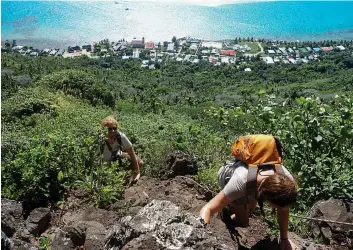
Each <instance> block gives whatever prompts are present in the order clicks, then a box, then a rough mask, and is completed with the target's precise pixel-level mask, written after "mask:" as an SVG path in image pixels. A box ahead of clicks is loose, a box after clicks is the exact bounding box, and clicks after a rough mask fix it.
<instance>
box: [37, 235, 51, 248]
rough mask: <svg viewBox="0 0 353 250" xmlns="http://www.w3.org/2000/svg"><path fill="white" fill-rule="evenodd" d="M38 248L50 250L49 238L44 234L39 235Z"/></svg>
mask: <svg viewBox="0 0 353 250" xmlns="http://www.w3.org/2000/svg"><path fill="white" fill-rule="evenodd" d="M39 249H43V250H50V249H51V247H50V239H49V238H48V237H46V236H42V237H40V245H39Z"/></svg>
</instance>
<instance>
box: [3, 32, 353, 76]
mask: <svg viewBox="0 0 353 250" xmlns="http://www.w3.org/2000/svg"><path fill="white" fill-rule="evenodd" d="M1 52H2V53H19V54H21V55H24V56H31V57H36V56H56V57H63V58H73V57H78V56H87V57H90V58H96V59H99V58H105V57H111V56H117V57H120V58H121V59H122V60H140V61H141V67H142V68H148V69H155V68H156V66H157V65H158V64H159V65H160V64H162V63H163V62H164V61H166V60H175V61H177V62H181V63H192V64H197V63H200V62H203V61H206V62H209V63H212V64H213V65H215V66H220V65H227V64H236V65H239V64H246V62H247V61H254V60H263V61H264V62H265V63H267V64H273V65H275V64H280V63H283V64H302V63H308V62H310V61H316V60H319V56H320V55H322V54H325V53H330V52H346V53H347V52H348V53H351V54H353V41H347V40H346V41H321V42H299V41H296V42H286V41H277V40H265V39H253V38H247V39H245V38H243V39H242V38H236V39H234V40H223V41H204V40H201V39H195V38H190V37H189V38H180V39H177V38H176V37H173V38H172V40H171V41H165V42H163V43H161V42H158V43H157V42H154V41H150V40H145V38H141V39H136V38H134V39H132V40H131V41H125V39H122V40H119V41H118V42H110V41H109V40H108V39H106V40H102V41H100V42H97V43H93V44H83V45H81V46H79V45H74V46H69V47H68V48H67V49H56V48H51V49H50V48H46V49H43V50H39V49H35V48H33V47H28V46H25V45H17V43H16V40H13V41H12V43H10V42H9V41H6V42H5V45H4V46H2V47H1ZM157 67H158V66H157ZM245 71H251V68H246V69H245Z"/></svg>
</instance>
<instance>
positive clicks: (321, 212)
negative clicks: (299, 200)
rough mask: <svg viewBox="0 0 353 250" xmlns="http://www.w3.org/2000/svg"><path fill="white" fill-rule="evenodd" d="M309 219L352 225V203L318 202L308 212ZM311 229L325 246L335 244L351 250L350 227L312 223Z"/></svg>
mask: <svg viewBox="0 0 353 250" xmlns="http://www.w3.org/2000/svg"><path fill="white" fill-rule="evenodd" d="M309 217H312V218H317V219H323V220H330V221H339V222H345V223H350V224H353V203H351V202H345V201H343V200H339V199H334V198H331V199H329V200H327V201H319V202H317V203H315V205H314V206H313V207H312V209H311V210H310V212H309ZM311 227H312V232H313V235H314V236H315V237H320V238H322V239H323V240H324V242H325V243H326V244H332V243H333V244H335V243H337V244H338V245H340V246H348V248H350V249H353V226H352V225H351V226H350V225H344V224H336V223H331V222H323V221H313V222H312V223H311Z"/></svg>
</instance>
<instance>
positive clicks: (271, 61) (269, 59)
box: [262, 56, 275, 64]
mask: <svg viewBox="0 0 353 250" xmlns="http://www.w3.org/2000/svg"><path fill="white" fill-rule="evenodd" d="M262 60H264V61H265V62H266V63H267V64H274V63H275V62H274V61H273V59H272V57H269V56H266V57H263V58H262Z"/></svg>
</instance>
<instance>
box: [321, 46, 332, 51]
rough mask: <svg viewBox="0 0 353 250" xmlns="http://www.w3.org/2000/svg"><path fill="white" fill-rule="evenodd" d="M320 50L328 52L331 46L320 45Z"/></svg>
mask: <svg viewBox="0 0 353 250" xmlns="http://www.w3.org/2000/svg"><path fill="white" fill-rule="evenodd" d="M321 50H322V51H325V52H330V51H331V50H332V47H321Z"/></svg>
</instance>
